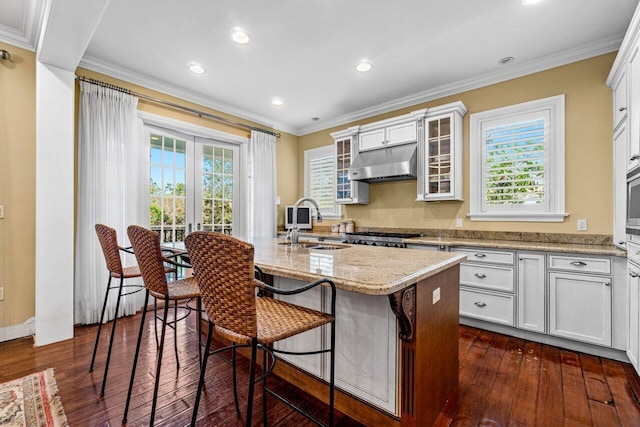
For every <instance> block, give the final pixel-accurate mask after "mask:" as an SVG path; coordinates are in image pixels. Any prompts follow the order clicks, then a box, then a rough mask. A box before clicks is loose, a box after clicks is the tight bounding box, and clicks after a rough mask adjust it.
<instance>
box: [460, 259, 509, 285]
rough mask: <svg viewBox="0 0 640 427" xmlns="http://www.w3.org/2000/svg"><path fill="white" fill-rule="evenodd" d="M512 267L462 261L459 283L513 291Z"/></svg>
mask: <svg viewBox="0 0 640 427" xmlns="http://www.w3.org/2000/svg"><path fill="white" fill-rule="evenodd" d="M513 278H514V268H513V267H498V266H494V265H479V264H468V263H462V264H461V265H460V284H461V285H466V286H474V287H477V288H484V289H492V290H498V291H507V292H513V289H514V286H513V282H514V280H513Z"/></svg>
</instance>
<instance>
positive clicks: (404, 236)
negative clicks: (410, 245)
mask: <svg viewBox="0 0 640 427" xmlns="http://www.w3.org/2000/svg"><path fill="white" fill-rule="evenodd" d="M347 236H350V237H352V236H363V237H395V238H399V239H410V238H412V237H420V236H421V235H420V234H419V233H385V232H380V231H361V232H358V233H347Z"/></svg>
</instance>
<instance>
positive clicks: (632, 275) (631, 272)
mask: <svg viewBox="0 0 640 427" xmlns="http://www.w3.org/2000/svg"><path fill="white" fill-rule="evenodd" d="M629 276H631V277H638V273H635V272H633V271H630V272H629Z"/></svg>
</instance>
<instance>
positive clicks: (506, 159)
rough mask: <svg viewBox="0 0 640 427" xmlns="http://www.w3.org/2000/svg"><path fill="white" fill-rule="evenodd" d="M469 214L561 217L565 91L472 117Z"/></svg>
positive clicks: (481, 218) (479, 217)
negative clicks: (557, 94) (563, 93)
mask: <svg viewBox="0 0 640 427" xmlns="http://www.w3.org/2000/svg"><path fill="white" fill-rule="evenodd" d="M469 129H470V137H469V146H470V150H469V151H470V159H469V172H470V182H471V186H470V199H471V202H470V214H469V216H470V219H471V220H472V221H546V222H562V221H563V220H564V217H565V216H567V215H568V214H566V213H565V212H564V203H565V201H564V95H559V96H554V97H551V98H545V99H540V100H536V101H531V102H526V103H523V104H517V105H512V106H508V107H503V108H498V109H495V110H489V111H483V112H481V113H475V114H472V115H471V117H470V126H469Z"/></svg>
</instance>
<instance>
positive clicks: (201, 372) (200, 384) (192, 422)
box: [191, 321, 213, 427]
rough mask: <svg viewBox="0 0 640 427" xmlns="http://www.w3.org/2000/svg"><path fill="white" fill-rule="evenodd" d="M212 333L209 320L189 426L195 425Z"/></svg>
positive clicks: (211, 324)
mask: <svg viewBox="0 0 640 427" xmlns="http://www.w3.org/2000/svg"><path fill="white" fill-rule="evenodd" d="M212 335H213V323H212V322H211V321H209V333H208V334H207V344H206V347H205V349H204V358H203V359H202V366H201V367H200V380H199V381H198V391H197V392H196V401H195V403H194V404H193V415H191V427H195V425H196V419H197V418H198V406H199V405H200V396H201V394H202V387H203V386H204V374H205V371H206V369H207V359H209V347H210V346H211V336H212Z"/></svg>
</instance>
